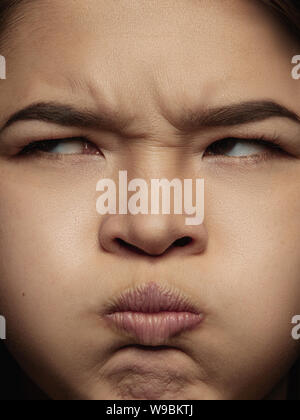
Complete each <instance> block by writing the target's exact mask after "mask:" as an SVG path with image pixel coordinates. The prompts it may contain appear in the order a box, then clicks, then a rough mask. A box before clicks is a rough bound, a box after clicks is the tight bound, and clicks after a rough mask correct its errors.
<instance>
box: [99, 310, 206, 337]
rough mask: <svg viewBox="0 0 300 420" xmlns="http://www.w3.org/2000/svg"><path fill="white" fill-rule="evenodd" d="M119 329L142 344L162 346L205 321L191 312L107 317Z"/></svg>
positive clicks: (113, 315) (135, 313) (116, 313)
mask: <svg viewBox="0 0 300 420" xmlns="http://www.w3.org/2000/svg"><path fill="white" fill-rule="evenodd" d="M106 318H107V319H108V320H109V321H110V322H112V323H113V324H114V325H115V326H116V327H117V328H118V329H120V330H123V331H125V332H127V333H129V334H131V335H133V336H134V337H135V338H136V339H137V340H138V342H139V343H140V344H144V345H160V344H163V343H164V342H165V341H166V340H168V339H169V338H171V337H173V336H175V335H177V334H179V333H181V332H183V331H187V330H191V329H193V328H195V327H196V326H197V325H199V324H200V323H201V322H202V321H203V315H202V314H195V313H191V312H157V313H144V312H131V311H128V312H114V313H112V314H109V315H107V316H106Z"/></svg>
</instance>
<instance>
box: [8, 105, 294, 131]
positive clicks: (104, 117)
mask: <svg viewBox="0 0 300 420" xmlns="http://www.w3.org/2000/svg"><path fill="white" fill-rule="evenodd" d="M274 117H281V118H288V119H290V120H292V121H294V122H297V123H299V124H300V117H299V116H298V115H297V114H296V113H294V112H293V111H291V110H289V109H288V108H286V107H284V106H282V105H280V104H278V103H276V102H272V101H250V102H242V103H237V104H233V105H227V106H224V107H217V108H209V109H207V110H200V111H199V112H197V111H187V110H186V111H185V112H184V113H183V115H182V116H181V117H180V119H179V121H176V122H175V121H174V123H173V125H174V126H175V127H176V128H177V129H178V130H180V131H182V132H187V133H191V132H193V131H196V130H200V129H202V128H210V127H229V126H236V125H241V124H247V123H252V122H255V121H263V120H266V119H268V118H274ZM26 120H27V121H28V120H37V121H44V122H47V123H54V124H58V125H61V126H69V127H79V128H88V129H96V130H98V129H102V130H107V131H112V132H117V133H120V134H121V135H124V133H125V130H126V129H127V127H128V126H129V124H130V122H131V121H132V118H131V119H128V118H124V117H121V116H120V114H119V113H118V112H111V111H105V112H101V114H97V113H93V112H91V111H88V110H80V109H77V108H75V107H73V106H70V105H63V104H60V103H56V102H49V103H47V102H40V103H36V104H33V105H30V106H28V107H26V108H24V109H22V110H20V111H18V112H16V113H15V114H13V115H12V116H11V117H10V118H9V119H8V121H7V122H6V123H5V125H4V127H3V128H2V129H1V130H0V133H1V132H3V130H5V129H6V128H8V127H9V126H11V125H13V124H15V123H17V122H19V121H26Z"/></svg>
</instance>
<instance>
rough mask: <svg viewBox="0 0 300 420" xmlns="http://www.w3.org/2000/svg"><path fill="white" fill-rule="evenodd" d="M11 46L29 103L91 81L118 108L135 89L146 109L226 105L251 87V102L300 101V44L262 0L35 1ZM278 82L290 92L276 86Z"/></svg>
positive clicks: (18, 92) (18, 83)
mask: <svg viewBox="0 0 300 420" xmlns="http://www.w3.org/2000/svg"><path fill="white" fill-rule="evenodd" d="M24 35H26V36H24ZM9 44H10V45H8V55H9V56H10V63H11V72H10V80H11V81H14V87H13V89H14V91H15V92H14V93H15V97H18V96H19V98H20V100H22V99H23V98H28V99H29V98H30V99H31V97H32V100H33V99H34V96H35V95H38V92H42V91H45V90H46V89H48V91H49V93H50V90H51V94H54V92H55V91H56V90H57V92H58V91H59V90H60V91H62V90H63V89H69V90H70V91H72V92H75V91H76V92H79V91H81V92H84V91H85V92H87V89H86V87H89V90H90V92H91V91H92V92H93V93H94V95H98V91H99V92H100V90H101V92H102V95H103V97H105V98H106V100H107V101H108V102H110V103H111V104H114V103H119V104H121V103H122V102H126V101H127V102H128V95H131V98H130V99H132V103H135V104H137V105H142V104H144V103H147V99H149V101H150V100H151V101H156V102H159V103H160V105H161V106H162V107H164V106H167V104H169V103H172V104H174V106H176V104H177V103H181V104H182V103H186V105H187V106H189V105H191V106H192V104H193V102H195V104H196V103H197V105H199V102H200V104H201V101H211V102H212V103H213V102H215V103H213V104H214V105H221V104H222V103H221V102H222V100H224V98H227V99H228V98H229V97H230V98H231V100H241V99H245V98H244V95H245V93H247V92H248V98H247V99H252V96H253V98H254V99H256V98H257V94H258V93H259V94H260V96H262V97H264V98H266V99H268V98H270V97H272V98H274V99H278V100H279V101H281V102H284V101H285V99H286V100H288V99H289V100H290V98H291V97H295V98H296V93H295V84H294V83H293V80H292V78H291V77H290V72H291V57H292V56H293V55H295V54H297V52H298V48H299V44H298V41H297V40H296V39H294V38H293V37H292V35H291V34H289V31H288V30H287V28H285V27H284V26H283V24H282V23H281V22H280V21H279V19H278V18H277V17H276V16H275V15H273V13H271V11H270V9H269V8H268V7H266V6H265V5H263V4H262V2H260V1H256V0H254V1H253V0H222V2H212V1H210V0H175V1H174V0H151V1H149V0H131V1H127V0H114V1H107V0H88V1H86V0H77V1H73V0H64V1H63V2H62V1H61V0H32V1H29V2H28V3H27V4H26V1H25V3H24V10H23V18H22V19H21V20H20V24H19V25H18V26H17V27H15V28H14V29H12V28H11V34H10V40H9ZM278 84H284V86H285V88H284V89H283V90H282V91H280V92H278V89H277V90H276V91H275V92H274V86H278ZM274 95H275V97H274ZM276 95H280V97H279V98H276ZM297 96H298V97H299V91H298V95H297ZM227 99H226V100H227ZM218 102H219V103H218ZM212 103H211V105H212Z"/></svg>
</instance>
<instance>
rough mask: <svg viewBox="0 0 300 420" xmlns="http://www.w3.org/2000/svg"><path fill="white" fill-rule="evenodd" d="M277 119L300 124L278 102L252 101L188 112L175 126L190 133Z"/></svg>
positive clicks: (294, 115) (295, 117) (296, 117)
mask: <svg viewBox="0 0 300 420" xmlns="http://www.w3.org/2000/svg"><path fill="white" fill-rule="evenodd" d="M275 117H280V118H288V119H291V120H292V121H294V122H297V123H299V124H300V117H299V116H298V115H297V114H296V113H294V112H293V111H291V110H289V109H288V108H286V107H284V106H282V105H280V104H278V103H276V102H272V101H251V102H242V103H238V104H233V105H228V106H224V107H219V108H211V109H208V110H204V111H199V112H195V111H191V112H189V111H186V112H185V113H184V115H183V116H182V117H181V118H180V119H179V121H178V122H177V123H176V124H175V126H176V127H177V128H178V129H179V130H180V131H183V132H188V133H189V132H193V131H197V130H200V129H202V128H211V127H216V128H217V127H230V126H237V125H242V124H248V123H252V122H256V121H263V120H266V119H268V118H275Z"/></svg>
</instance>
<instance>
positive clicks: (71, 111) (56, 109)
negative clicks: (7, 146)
mask: <svg viewBox="0 0 300 420" xmlns="http://www.w3.org/2000/svg"><path fill="white" fill-rule="evenodd" d="M29 120H32V121H33V120H36V121H44V122H47V123H52V124H58V125H61V126H64V127H77V128H86V129H93V130H105V131H113V132H118V133H120V134H123V133H124V132H125V130H126V129H127V127H128V126H129V124H130V122H131V119H125V118H122V117H121V116H120V115H119V114H118V113H117V112H115V113H113V112H110V111H107V110H106V111H103V112H101V113H100V114H96V113H93V112H91V111H88V110H80V109H77V108H75V107H73V106H70V105H63V104H59V103H55V102H49V103H47V102H40V103H37V104H33V105H30V106H28V107H26V108H24V109H21V110H20V111H18V112H16V113H15V114H13V115H12V116H11V117H10V118H9V119H8V121H7V122H6V123H5V125H4V126H3V128H2V129H1V131H0V133H1V132H3V131H4V130H5V129H6V128H8V127H9V126H11V125H13V124H15V123H17V122H19V121H29Z"/></svg>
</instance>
